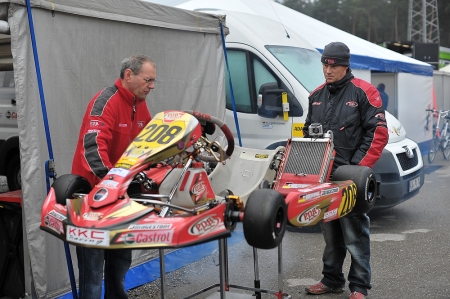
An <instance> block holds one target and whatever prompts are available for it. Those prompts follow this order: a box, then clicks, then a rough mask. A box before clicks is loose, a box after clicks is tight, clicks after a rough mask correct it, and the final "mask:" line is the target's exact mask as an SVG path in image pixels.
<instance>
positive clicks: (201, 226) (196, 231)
mask: <svg viewBox="0 0 450 299" xmlns="http://www.w3.org/2000/svg"><path fill="white" fill-rule="evenodd" d="M221 222H222V221H221V220H220V219H219V218H216V217H213V216H208V217H205V218H203V219H201V220H199V221H197V222H196V223H194V224H193V225H192V226H191V227H190V228H189V234H191V235H194V236H198V235H206V234H208V233H210V232H212V231H213V230H214V229H215V228H216V227H217V226H219V224H220V223H221Z"/></svg>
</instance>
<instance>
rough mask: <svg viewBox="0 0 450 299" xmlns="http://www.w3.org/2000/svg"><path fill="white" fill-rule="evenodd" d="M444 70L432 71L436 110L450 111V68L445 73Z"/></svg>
mask: <svg viewBox="0 0 450 299" xmlns="http://www.w3.org/2000/svg"><path fill="white" fill-rule="evenodd" d="M443 69H445V68H441V69H440V70H439V71H434V76H433V87H434V92H435V94H436V102H437V109H443V110H449V109H450V68H449V72H446V71H445V70H444V71H443Z"/></svg>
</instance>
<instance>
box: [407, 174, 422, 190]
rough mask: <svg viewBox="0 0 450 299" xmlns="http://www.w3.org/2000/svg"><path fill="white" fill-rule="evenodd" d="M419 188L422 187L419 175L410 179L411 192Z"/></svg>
mask: <svg viewBox="0 0 450 299" xmlns="http://www.w3.org/2000/svg"><path fill="white" fill-rule="evenodd" d="M417 188H420V177H417V178H415V179H412V180H410V181H409V192H412V191H414V190H416V189H417Z"/></svg>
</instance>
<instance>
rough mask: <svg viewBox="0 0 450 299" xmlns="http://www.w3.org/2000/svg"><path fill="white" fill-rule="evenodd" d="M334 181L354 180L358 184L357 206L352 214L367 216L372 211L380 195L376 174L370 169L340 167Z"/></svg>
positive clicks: (354, 166)
mask: <svg viewBox="0 0 450 299" xmlns="http://www.w3.org/2000/svg"><path fill="white" fill-rule="evenodd" d="M332 180H333V181H346V180H352V181H353V182H354V183H355V184H356V204H355V206H354V207H353V209H352V211H351V213H357V214H365V213H368V212H369V211H370V210H372V208H373V206H374V205H375V199H376V198H377V195H378V186H377V181H376V178H375V173H374V172H373V170H372V169H371V168H370V167H366V166H357V165H342V166H339V167H338V168H337V169H336V171H335V172H334V174H333V177H332Z"/></svg>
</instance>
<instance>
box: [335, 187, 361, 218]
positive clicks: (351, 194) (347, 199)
mask: <svg viewBox="0 0 450 299" xmlns="http://www.w3.org/2000/svg"><path fill="white" fill-rule="evenodd" d="M356 191H357V187H356V184H355V183H352V184H351V185H350V186H347V187H345V188H343V189H342V201H341V204H340V205H339V217H343V216H345V215H347V214H348V213H350V212H351V210H352V209H353V207H354V206H355V204H356Z"/></svg>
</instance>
